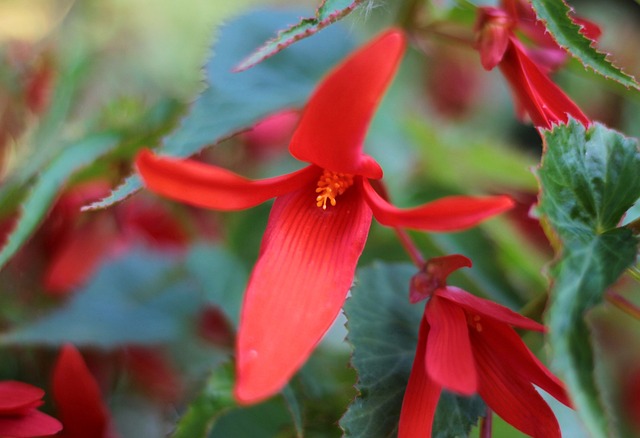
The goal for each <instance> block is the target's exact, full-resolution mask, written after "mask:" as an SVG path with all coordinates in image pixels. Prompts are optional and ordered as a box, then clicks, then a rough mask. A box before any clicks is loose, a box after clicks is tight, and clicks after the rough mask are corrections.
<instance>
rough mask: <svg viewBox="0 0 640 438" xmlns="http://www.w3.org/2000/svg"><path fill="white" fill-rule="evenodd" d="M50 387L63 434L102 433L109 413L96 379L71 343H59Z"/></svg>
mask: <svg viewBox="0 0 640 438" xmlns="http://www.w3.org/2000/svg"><path fill="white" fill-rule="evenodd" d="M52 388H53V399H54V400H55V403H56V407H57V409H58V413H59V416H60V420H61V421H62V424H63V425H64V431H63V434H64V435H63V436H64V437H65V438H86V437H96V438H103V437H105V436H106V434H107V427H108V420H109V414H108V411H107V408H106V407H105V405H104V404H103V402H102V397H101V395H100V389H99V388H98V383H97V382H96V380H95V379H94V377H93V375H91V372H89V369H88V368H87V365H86V364H85V363H84V360H83V359H82V356H81V355H80V353H79V352H78V350H76V349H75V347H73V346H72V345H71V344H67V345H65V346H64V347H62V351H61V352H60V356H59V357H58V362H57V363H56V365H55V368H54V370H53V382H52Z"/></svg>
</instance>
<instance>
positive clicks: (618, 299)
mask: <svg viewBox="0 0 640 438" xmlns="http://www.w3.org/2000/svg"><path fill="white" fill-rule="evenodd" d="M606 298H607V301H609V302H610V303H611V304H613V305H614V306H616V307H617V308H618V309H620V310H622V311H623V312H625V313H626V314H628V315H630V316H632V317H634V318H636V319H640V307H638V306H636V305H635V304H633V303H632V302H631V301H629V300H627V299H626V298H625V297H623V296H622V295H620V294H619V293H617V292H611V291H609V292H607V294H606Z"/></svg>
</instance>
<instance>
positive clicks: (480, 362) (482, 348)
mask: <svg viewBox="0 0 640 438" xmlns="http://www.w3.org/2000/svg"><path fill="white" fill-rule="evenodd" d="M471 342H472V345H473V349H474V356H475V359H476V364H477V366H478V368H477V369H478V377H479V381H480V383H479V393H480V396H481V397H482V398H483V399H484V401H485V402H486V403H487V405H489V407H490V408H491V409H493V410H494V411H495V413H496V414H498V415H499V416H500V417H502V419H503V420H505V421H506V422H507V423H509V424H511V425H512V426H513V427H515V428H516V429H518V430H520V431H521V432H523V433H526V434H527V435H530V436H532V437H534V438H560V436H561V435H560V426H559V425H558V422H557V420H556V418H555V416H554V414H553V412H552V411H551V408H549V406H548V405H547V403H546V402H545V401H544V400H543V399H542V397H541V396H540V394H538V392H537V391H536V390H535V388H534V387H533V386H532V385H531V383H529V382H527V381H524V380H523V379H522V378H520V376H518V375H515V374H514V373H513V369H511V368H510V367H509V365H508V364H507V363H506V362H505V361H504V359H505V358H504V357H502V356H498V355H496V354H495V353H494V352H493V350H492V349H491V348H490V346H489V345H487V344H486V343H484V342H483V338H479V337H478V336H477V333H473V332H472V339H471Z"/></svg>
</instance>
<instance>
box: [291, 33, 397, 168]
mask: <svg viewBox="0 0 640 438" xmlns="http://www.w3.org/2000/svg"><path fill="white" fill-rule="evenodd" d="M405 46H406V42H405V37H404V34H403V33H402V31H401V30H399V29H391V30H388V31H386V32H384V33H383V34H381V35H380V36H378V37H377V38H376V39H374V40H373V41H371V42H370V43H368V44H367V45H365V46H364V47H362V48H360V49H359V50H357V51H356V52H354V53H353V54H352V55H351V56H349V57H348V58H347V59H346V60H345V61H343V62H342V63H341V64H340V65H338V66H337V67H336V68H335V69H334V70H333V71H332V72H330V73H329V75H328V76H327V77H326V78H325V79H324V80H323V81H322V82H321V83H320V85H319V86H318V88H317V89H316V90H315V92H314V94H313V95H312V96H311V99H310V100H309V103H308V104H307V106H306V107H305V109H304V112H303V113H302V118H301V119H300V124H299V125H298V128H297V129H296V131H295V132H294V134H293V138H292V140H291V144H290V146H289V150H290V151H291V154H292V155H293V156H294V157H296V158H298V159H299V160H302V161H306V162H309V163H313V164H316V165H318V166H320V167H322V168H324V169H329V170H332V171H334V172H342V173H349V174H352V175H364V176H366V177H368V178H374V179H378V178H381V177H382V169H380V166H379V165H378V164H377V163H376V162H375V161H374V160H373V159H372V158H371V157H369V156H367V155H364V154H363V153H362V147H363V144H364V139H365V136H366V133H367V128H368V127H369V123H370V121H371V118H372V117H373V114H374V112H375V110H376V108H377V107H378V103H379V102H380V99H381V98H382V95H383V94H384V92H385V90H386V89H387V86H388V85H389V83H390V82H391V79H392V78H393V75H394V73H395V71H396V69H397V67H398V65H399V63H400V59H401V57H402V54H403V53H404V49H405Z"/></svg>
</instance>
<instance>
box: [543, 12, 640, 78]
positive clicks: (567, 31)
mask: <svg viewBox="0 0 640 438" xmlns="http://www.w3.org/2000/svg"><path fill="white" fill-rule="evenodd" d="M531 5H532V6H533V8H534V9H535V11H536V14H537V15H538V18H539V19H540V20H542V21H543V22H544V23H545V26H546V27H547V30H548V31H549V33H551V35H552V36H553V37H554V39H555V40H556V42H557V43H558V44H559V45H560V46H561V47H563V48H564V49H566V50H568V51H569V53H571V54H572V55H573V56H574V57H575V58H577V59H578V60H579V61H580V62H582V64H583V65H584V66H585V67H589V68H591V69H593V71H595V72H596V73H598V74H600V75H602V76H604V77H605V78H608V79H611V80H614V81H616V82H618V83H620V84H622V85H624V86H625V87H627V88H629V87H630V88H635V89H636V90H640V84H638V82H637V81H636V80H635V79H634V78H633V77H632V76H629V75H627V74H626V73H624V72H623V71H622V70H620V69H619V68H617V67H616V66H614V65H613V64H612V63H611V62H610V61H609V60H608V59H607V55H606V54H604V53H601V52H599V51H598V50H597V49H596V48H595V47H594V41H593V40H591V39H589V38H588V37H587V36H585V34H584V32H583V31H582V29H583V27H582V25H581V24H578V23H576V22H574V20H573V19H572V18H571V13H572V9H571V7H570V6H569V5H568V4H567V3H566V2H565V1H564V0H561V1H558V0H531Z"/></svg>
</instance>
